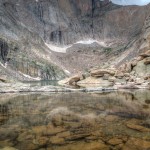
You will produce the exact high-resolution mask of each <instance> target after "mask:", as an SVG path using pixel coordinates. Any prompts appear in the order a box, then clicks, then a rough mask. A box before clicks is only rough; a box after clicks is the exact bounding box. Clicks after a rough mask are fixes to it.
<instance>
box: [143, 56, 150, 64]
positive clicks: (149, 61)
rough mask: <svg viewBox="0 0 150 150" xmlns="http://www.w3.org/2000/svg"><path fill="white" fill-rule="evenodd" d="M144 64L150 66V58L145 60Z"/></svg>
mask: <svg viewBox="0 0 150 150" xmlns="http://www.w3.org/2000/svg"><path fill="white" fill-rule="evenodd" d="M144 64H145V65H149V64H150V57H147V58H145V59H144Z"/></svg>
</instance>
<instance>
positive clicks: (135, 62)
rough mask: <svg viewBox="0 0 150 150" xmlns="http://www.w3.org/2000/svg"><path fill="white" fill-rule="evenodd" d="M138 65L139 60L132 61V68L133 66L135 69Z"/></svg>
mask: <svg viewBox="0 0 150 150" xmlns="http://www.w3.org/2000/svg"><path fill="white" fill-rule="evenodd" d="M137 63H138V60H137V59H134V60H132V61H131V66H132V67H135V66H136V65H137Z"/></svg>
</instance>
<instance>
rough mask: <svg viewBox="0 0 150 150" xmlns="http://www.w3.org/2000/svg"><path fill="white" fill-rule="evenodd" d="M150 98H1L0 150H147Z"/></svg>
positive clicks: (144, 94) (142, 94) (129, 94)
mask: <svg viewBox="0 0 150 150" xmlns="http://www.w3.org/2000/svg"><path fill="white" fill-rule="evenodd" d="M149 102H150V92H149V91H142V90H141V91H122V92H108V93H63V94H62V93H58V94H44V93H40V94H34V93H33V94H1V95H0V149H2V150H3V149H6V148H8V149H12V148H14V149H18V150H34V149H35V150H37V149H39V150H82V149H84V150H120V149H123V150H149V149H150V109H149V107H150V103H149Z"/></svg>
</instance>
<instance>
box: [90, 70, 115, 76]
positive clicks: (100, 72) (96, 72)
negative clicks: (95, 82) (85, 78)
mask: <svg viewBox="0 0 150 150" xmlns="http://www.w3.org/2000/svg"><path fill="white" fill-rule="evenodd" d="M104 74H109V75H111V76H113V75H115V70H114V69H97V70H92V71H91V76H92V77H103V76H104Z"/></svg>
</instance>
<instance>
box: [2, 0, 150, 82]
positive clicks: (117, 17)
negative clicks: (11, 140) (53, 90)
mask: <svg viewBox="0 0 150 150" xmlns="http://www.w3.org/2000/svg"><path fill="white" fill-rule="evenodd" d="M148 12H149V6H144V7H137V6H130V7H121V6H117V5H115V4H112V3H111V2H109V1H108V0H105V1H103V2H102V1H99V0H86V1H85V0H58V1H56V0H33V1H31V0H17V1H16V0H11V1H9V0H3V1H1V2H0V38H1V39H2V40H4V41H5V42H6V45H8V47H9V48H6V49H8V50H6V51H4V52H2V51H3V50H2V48H1V52H2V60H3V63H6V62H7V60H8V58H9V62H7V65H8V67H11V68H12V69H13V70H11V71H14V70H15V71H16V70H17V71H19V72H22V73H23V74H27V75H30V76H31V77H34V78H37V77H40V78H41V79H61V78H62V77H64V73H63V71H62V70H64V69H67V70H69V71H70V72H71V73H72V72H73V69H72V68H71V67H72V66H73V68H75V71H79V70H83V68H89V67H92V66H95V65H96V64H100V63H101V58H100V57H99V56H100V55H101V54H98V55H97V53H96V54H93V55H92V57H90V58H88V62H91V60H92V61H93V64H91V65H89V66H86V64H87V62H86V63H84V60H86V57H87V56H86V55H84V54H83V55H82V52H81V54H78V53H77V54H72V53H71V54H70V53H69V54H68V53H67V54H66V55H63V56H62V55H56V54H55V53H53V52H50V50H49V48H48V47H47V46H46V45H45V43H52V44H56V45H60V46H62V45H67V44H73V43H75V42H77V41H80V40H85V39H95V40H98V41H102V42H104V43H106V45H112V44H115V45H116V43H117V45H118V44H122V43H128V42H130V41H131V40H132V39H134V38H135V37H138V35H139V34H140V33H141V31H142V28H143V24H144V22H145V19H146V18H147V16H148ZM11 49H13V51H12V50H11ZM73 49H76V47H75V48H73ZM90 49H91V48H90ZM98 49H101V47H98ZM7 53H8V54H7ZM118 53H119V52H118ZM70 55H71V56H70ZM90 55H91V52H90ZM16 56H17V58H16ZM72 56H74V57H75V58H74V59H75V60H76V58H77V57H78V58H80V57H81V56H82V57H81V59H79V61H78V63H80V64H83V65H81V67H79V66H80V65H78V63H77V62H71V65H70V66H68V64H69V61H71V60H70V59H68V57H69V58H71V59H72ZM95 56H96V59H95V60H94V59H93V58H95ZM105 57H106V56H105V55H104V58H105ZM108 59H109V58H108ZM66 60H68V61H66ZM103 61H104V60H103ZM28 66H29V67H28ZM57 66H59V67H57ZM16 68H17V69H16ZM3 69H4V68H3ZM3 72H4V71H3ZM5 72H6V74H10V69H9V68H5ZM12 74H15V73H12ZM56 74H57V75H56ZM14 76H15V75H14ZM13 78H14V77H13ZM17 78H19V79H20V80H26V79H24V77H23V76H22V75H21V74H17Z"/></svg>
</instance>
